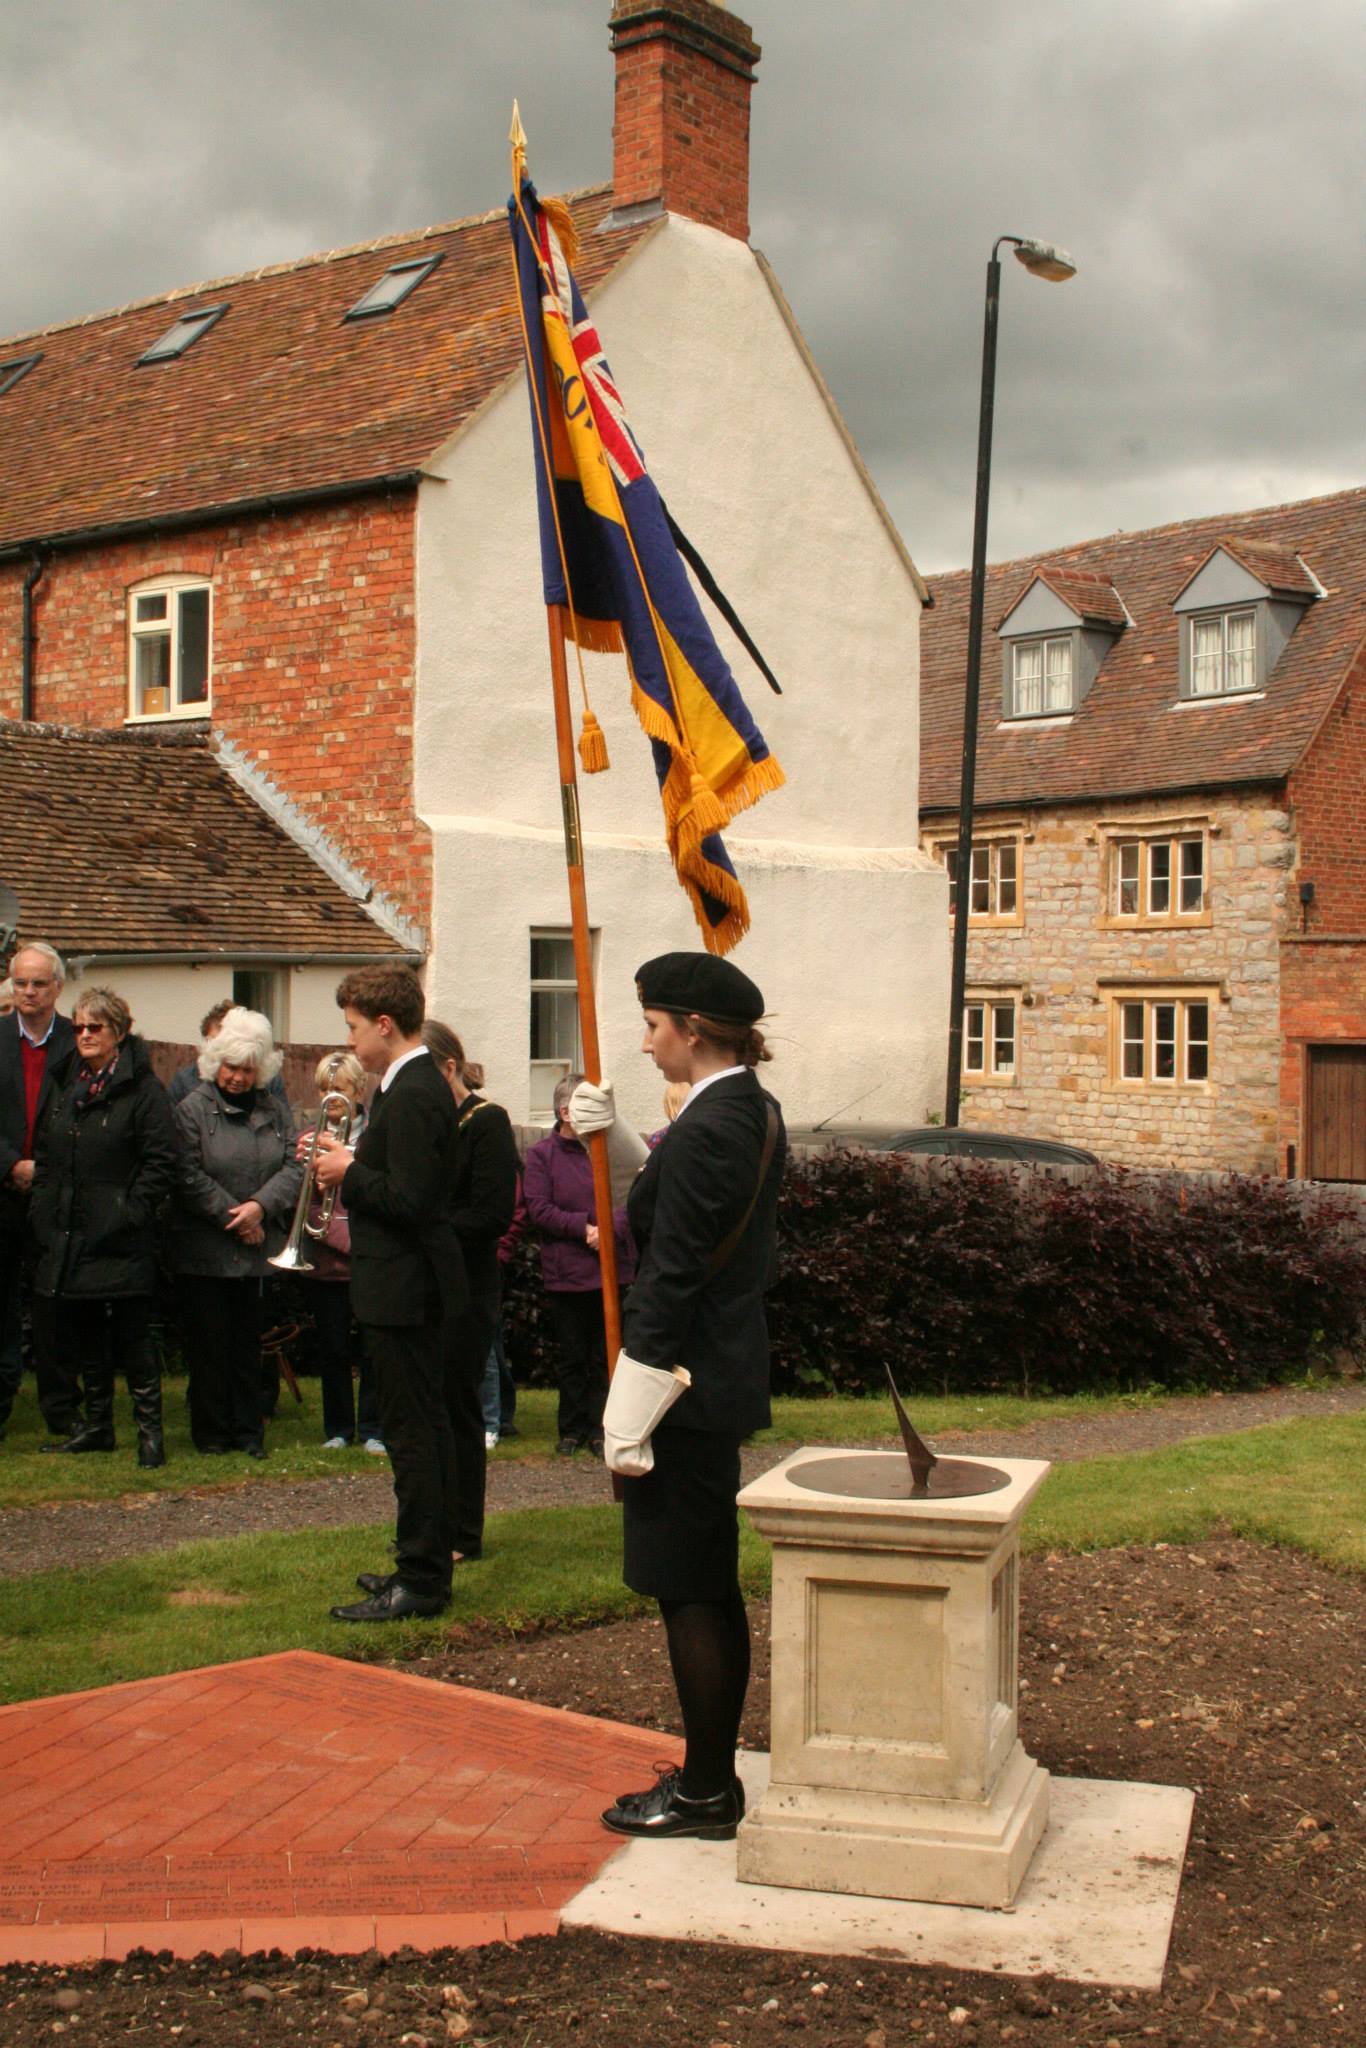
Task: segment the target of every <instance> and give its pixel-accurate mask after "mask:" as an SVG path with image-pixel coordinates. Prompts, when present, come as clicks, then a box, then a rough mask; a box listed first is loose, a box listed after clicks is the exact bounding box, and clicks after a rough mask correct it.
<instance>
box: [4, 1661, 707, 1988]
mask: <svg viewBox="0 0 1366 2048" xmlns="http://www.w3.org/2000/svg"><path fill="white" fill-rule="evenodd" d="M677 1751H678V1744H677V1743H676V1742H674V1741H672V1740H671V1739H670V1738H669V1737H667V1736H661V1735H658V1734H651V1733H645V1732H642V1731H640V1730H638V1729H634V1728H624V1727H620V1726H618V1725H617V1724H615V1723H613V1722H608V1721H593V1720H589V1719H587V1718H586V1717H585V1716H583V1715H580V1714H565V1713H559V1712H557V1711H555V1710H554V1709H552V1708H549V1707H536V1706H532V1705H530V1704H529V1703H528V1702H526V1701H523V1700H510V1699H506V1698H503V1697H501V1696H499V1695H495V1694H492V1693H482V1692H470V1691H466V1690H464V1689H463V1688H461V1687H457V1686H448V1685H438V1684H437V1683H435V1682H434V1681H433V1680H431V1679H425V1678H410V1677H407V1676H406V1675H405V1674H403V1673H402V1672H396V1671H386V1670H382V1669H377V1668H374V1667H371V1666H365V1665H357V1664H347V1663H343V1662H341V1661H340V1660H338V1659H336V1658H332V1657H323V1656H319V1655H316V1654H315V1653H314V1652H312V1651H308V1650H291V1651H287V1652H286V1653H284V1654H283V1655H281V1656H276V1657H259V1658H255V1659H253V1660H252V1661H251V1662H249V1663H244V1664H225V1665H219V1666H216V1667H214V1668H213V1669H210V1670H205V1671H188V1672H181V1673H180V1674H178V1675H177V1676H175V1677H172V1678H148V1679H142V1680H139V1681H137V1682H136V1683H134V1684H131V1685H116V1686H106V1687H104V1688H103V1689H102V1690H100V1691H97V1692H84V1693H68V1694H65V1695H61V1696H59V1697H57V1698H55V1699H46V1700H34V1701H31V1702H28V1703H27V1704H25V1705H23V1706H17V1707H3V1708H0V1859H3V1860H0V1963H7V1962H43V1963H68V1962H76V1961H81V1960H84V1959H87V1958H90V1957H96V1956H102V1955H104V1956H115V1957H117V1956H124V1955H127V1954H128V1952H129V1950H130V1949H134V1948H149V1949H154V1950H155V1949H171V1950H173V1951H174V1953H175V1954H177V1955H198V1954H199V1953H200V1952H201V1951H202V1950H205V1949H208V1950H212V1951H219V1952H221V1951H222V1950H223V1949H227V1948H238V1949H241V1950H242V1951H243V1952H244V1953H249V1952H250V1951H251V1950H253V1949H260V1948H267V1949H269V1948H279V1949H283V1950H285V1951H286V1952H292V1951H293V1950H295V1949H299V1948H327V1949H334V1950H340V1951H342V1952H346V1951H350V1950H354V1949H365V1948H370V1947H372V1946H374V1947H378V1948H380V1949H384V1950H390V1949H396V1948H402V1947H405V1946H408V1947H412V1948H418V1949H431V1948H445V1947H474V1946H476V1945H478V1944H480V1943H483V1942H490V1941H517V1940H520V1939H522V1938H523V1937H524V1936H526V1935H531V1934H553V1933H554V1932H555V1931H556V1929H557V1928H558V1926H559V1908H560V1906H562V1905H563V1904H564V1903H565V1901H566V1900H568V1899H570V1898H572V1897H573V1896H574V1894H575V1893H576V1892H578V1891H579V1890H580V1889H581V1888H582V1887H583V1886H584V1885H585V1884H587V1883H588V1882H589V1881H590V1880H591V1879H592V1878H593V1877H595V1876H596V1874H597V1872H598V1871H599V1869H600V1868H601V1867H602V1865H603V1864H604V1863H605V1862H606V1860H607V1858H608V1857H609V1856H610V1855H612V1854H613V1852H614V1850H615V1849H616V1848H618V1847H619V1846H620V1844H619V1843H617V1842H615V1841H614V1839H613V1837H612V1836H611V1835H609V1834H607V1833H606V1832H605V1831H604V1829H603V1828H602V1827H601V1825H600V1823H599V1820H598V1815H599V1814H600V1813H601V1811H602V1808H603V1807H604V1806H606V1805H608V1804H610V1802H611V1799H612V1797H613V1795H614V1794H615V1793H617V1792H618V1791H620V1789H621V1786H622V1783H623V1774H624V1779H625V1782H626V1783H628V1784H629V1783H631V1782H632V1780H633V1779H634V1780H636V1781H640V1780H641V1779H642V1775H643V1777H644V1779H645V1780H648V1776H649V1769H648V1767H649V1765H650V1764H651V1763H652V1762H653V1761H654V1760H655V1759H656V1758H657V1757H663V1756H673V1755H675V1754H676V1753H677Z"/></svg>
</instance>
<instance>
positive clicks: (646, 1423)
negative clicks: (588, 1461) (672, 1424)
mask: <svg viewBox="0 0 1366 2048" xmlns="http://www.w3.org/2000/svg"><path fill="white" fill-rule="evenodd" d="M691 1385H692V1374H691V1373H690V1372H689V1371H688V1370H687V1368H686V1367H685V1366H681V1365H676V1366H674V1368H673V1370H672V1371H668V1370H667V1369H666V1368H665V1367H663V1366H659V1365H642V1364H641V1363H640V1362H639V1360H638V1359H635V1358H631V1357H628V1355H627V1353H626V1352H624V1351H622V1352H620V1353H619V1354H618V1356H617V1364H616V1371H615V1372H614V1373H613V1374H612V1384H611V1386H610V1388H609V1389H608V1392H607V1406H606V1408H605V1409H604V1410H603V1415H602V1435H603V1455H604V1458H605V1459H606V1462H607V1467H608V1470H609V1471H611V1472H624V1473H626V1474H627V1475H628V1476H629V1477H631V1478H639V1477H640V1475H641V1473H643V1472H649V1471H651V1470H652V1469H653V1466H654V1462H655V1453H654V1445H653V1444H652V1443H651V1442H650V1438H651V1437H652V1436H653V1434H654V1432H655V1429H656V1427H657V1426H658V1424H659V1423H660V1422H661V1421H662V1420H663V1419H664V1417H665V1416H666V1415H667V1414H668V1412H669V1410H670V1409H671V1408H672V1407H673V1405H674V1402H675V1401H677V1400H678V1399H679V1398H680V1396H681V1395H683V1394H686V1392H687V1391H688V1388H689V1387H690V1386H691Z"/></svg>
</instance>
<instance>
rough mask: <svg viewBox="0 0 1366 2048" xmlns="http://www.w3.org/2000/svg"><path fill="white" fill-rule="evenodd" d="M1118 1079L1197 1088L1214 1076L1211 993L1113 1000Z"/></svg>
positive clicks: (1142, 1084)
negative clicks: (1211, 1053) (1211, 1045)
mask: <svg viewBox="0 0 1366 2048" xmlns="http://www.w3.org/2000/svg"><path fill="white" fill-rule="evenodd" d="M1114 1023H1115V1029H1114V1056H1113V1073H1114V1079H1115V1080H1116V1081H1118V1082H1121V1083H1124V1084H1128V1085H1130V1086H1139V1087H1145V1086H1157V1087H1169V1088H1171V1087H1198V1086H1200V1085H1201V1084H1202V1083H1204V1082H1206V1081H1208V1079H1209V1074H1210V998H1209V995H1208V994H1207V993H1206V994H1200V995H1178V994H1176V993H1174V992H1170V991H1164V992H1161V993H1157V994H1152V995H1143V994H1140V993H1139V992H1138V991H1137V990H1134V991H1132V992H1126V993H1125V994H1123V995H1121V996H1117V997H1116V998H1115V999H1114Z"/></svg>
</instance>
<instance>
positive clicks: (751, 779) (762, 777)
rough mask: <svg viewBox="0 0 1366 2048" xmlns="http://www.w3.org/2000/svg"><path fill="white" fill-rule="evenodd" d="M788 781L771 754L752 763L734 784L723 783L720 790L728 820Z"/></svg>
mask: <svg viewBox="0 0 1366 2048" xmlns="http://www.w3.org/2000/svg"><path fill="white" fill-rule="evenodd" d="M786 781H787V777H786V776H785V775H784V774H783V771H782V769H781V768H780V767H779V766H778V763H777V762H776V761H775V760H774V758H773V756H772V754H770V755H769V756H768V757H767V759H766V760H763V761H751V762H750V763H749V766H748V767H747V768H746V769H745V770H744V772H743V773H742V774H741V775H740V776H738V777H737V779H736V780H735V781H734V782H726V783H723V784H722V786H721V790H720V792H719V793H720V797H721V801H722V803H723V804H724V805H725V807H726V814H727V817H728V818H734V817H736V816H737V815H738V814H739V812H741V811H747V810H749V809H750V808H751V807H752V806H753V805H754V804H757V803H758V801H759V799H760V798H761V797H765V796H769V795H771V793H772V792H773V791H774V790H775V789H781V788H782V787H783V784H784V783H785V782H786Z"/></svg>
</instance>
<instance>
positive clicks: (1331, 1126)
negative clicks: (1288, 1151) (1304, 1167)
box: [1308, 1045, 1366, 1180]
mask: <svg viewBox="0 0 1366 2048" xmlns="http://www.w3.org/2000/svg"><path fill="white" fill-rule="evenodd" d="M1308 1168H1309V1178H1310V1179H1311V1180H1366V1045H1311V1046H1310V1048H1309V1160H1308Z"/></svg>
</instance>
